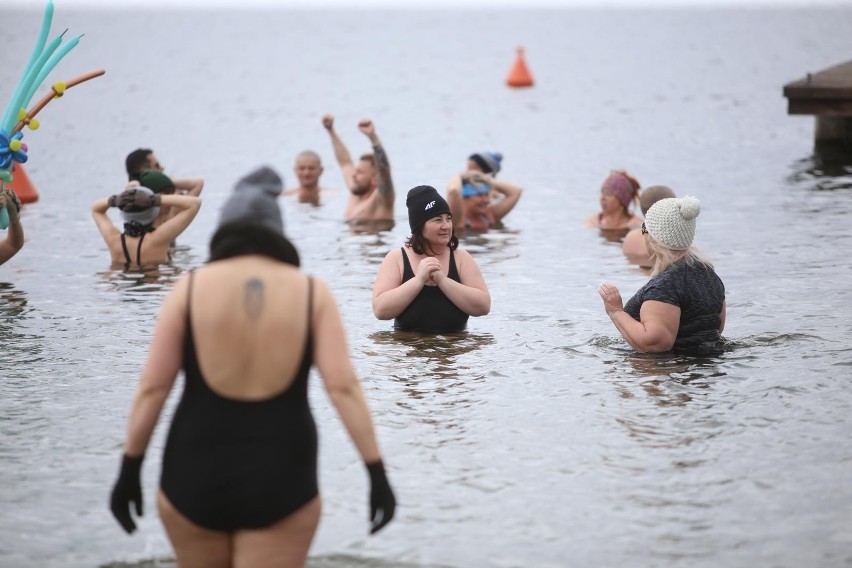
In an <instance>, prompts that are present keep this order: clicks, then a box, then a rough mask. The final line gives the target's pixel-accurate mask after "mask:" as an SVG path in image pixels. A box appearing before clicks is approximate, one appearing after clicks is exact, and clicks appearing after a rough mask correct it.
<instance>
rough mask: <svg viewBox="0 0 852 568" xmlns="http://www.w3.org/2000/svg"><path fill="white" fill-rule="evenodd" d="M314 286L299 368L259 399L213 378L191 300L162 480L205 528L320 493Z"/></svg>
mask: <svg viewBox="0 0 852 568" xmlns="http://www.w3.org/2000/svg"><path fill="white" fill-rule="evenodd" d="M308 290H309V292H308V333H307V337H306V340H305V349H304V352H303V354H302V362H301V365H300V366H299V370H298V374H297V375H296V378H295V380H294V381H293V383H292V385H291V386H290V387H289V388H287V389H286V390H285V391H284V392H282V393H280V394H277V395H274V396H272V397H271V398H268V399H264V400H258V401H240V400H234V399H231V398H226V397H223V396H221V395H218V394H216V393H215V392H213V391H212V390H211V389H210V387H209V386H208V385H207V382H206V381H205V380H204V377H203V376H202V375H201V370H200V369H199V365H198V359H197V358H196V353H195V342H194V341H193V334H192V319H191V317H190V312H189V307H188V306H189V302H187V318H186V320H187V321H186V340H185V342H184V373H185V376H186V378H185V381H184V391H183V397H182V398H181V400H180V403H179V405H178V407H177V410H176V411H175V415H174V419H173V420H172V425H171V429H170V430H169V435H168V439H167V441H166V448H165V453H164V455H163V471H162V476H161V478H160V487H161V488H162V490H163V492H164V493H165V494H166V497H168V499H169V501H171V503H172V504H173V505H174V506H175V508H177V510H178V511H180V512H181V513H182V514H183V515H184V516H185V517H187V518H188V519H189V520H190V521H192V522H193V523H195V524H197V525H199V526H201V527H204V528H206V529H210V530H217V531H228V532H233V531H236V530H239V529H258V528H263V527H266V526H269V525H271V524H273V523H275V522H277V521H279V520H281V519H283V518H284V517H287V516H288V515H290V514H291V513H293V512H295V511H296V510H297V509H299V508H300V507H302V506H303V505H305V504H307V503H308V502H309V501H310V500H311V499H313V498H314V497H316V496H317V495H318V494H319V490H318V488H317V429H316V424H315V423H314V419H313V416H312V415H311V410H310V407H309V406H308V372H309V371H310V368H311V365H312V357H311V353H312V351H313V338H312V336H311V332H310V329H311V312H312V303H313V282H312V281H309V283H308ZM191 296H192V274H191V273H190V279H189V297H190V298H191Z"/></svg>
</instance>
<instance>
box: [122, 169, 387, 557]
mask: <svg viewBox="0 0 852 568" xmlns="http://www.w3.org/2000/svg"><path fill="white" fill-rule="evenodd" d="M268 189H272V190H273V191H267V190H268ZM281 190H282V182H281V179H280V178H279V177H278V175H277V174H276V173H275V172H273V171H272V170H270V169H269V168H262V169H260V170H257V171H255V172H254V173H252V174H250V175H249V176H246V177H245V178H243V179H242V180H241V181H240V182H239V184H238V186H237V191H236V192H235V194H234V196H233V197H232V198H231V200H229V202H228V203H226V204H225V208H224V210H223V215H222V221H221V225H220V227H219V229H218V230H217V231H216V233H215V234H214V236H213V239H212V240H211V243H210V253H211V258H210V262H209V263H208V264H207V265H206V266H204V267H203V268H200V269H198V270H195V271H193V272H191V273H190V274H189V275H188V276H187V277H186V278H184V279H182V280H181V281H179V282H178V283H177V284H176V285H175V288H174V290H173V291H172V292H171V293H170V294H169V296H168V297H167V299H166V301H165V304H164V306H163V309H162V312H161V314H160V318H159V322H158V323H157V328H156V330H155V333H154V337H153V340H152V344H151V352H150V354H149V359H148V364H147V365H146V366H145V368H144V370H143V371H142V377H141V380H140V384H139V389H138V391H137V394H136V397H135V400H134V402H133V407H132V410H131V414H130V420H129V425H128V433H127V441H126V444H125V448H124V458H123V461H122V468H121V473H120V475H119V479H118V481H117V483H116V485H115V488H114V489H113V493H112V498H111V508H112V511H113V514H114V515H115V517H116V519H117V520H118V521H119V523H120V524H121V525H122V526H123V527H124V528H125V530H127V531H128V532H132V530H134V529H135V524H134V522H133V520H132V518H131V516H130V511H129V509H130V504H131V503H136V504H137V513H139V514H141V489H140V481H139V471H140V468H141V464H142V459H143V457H144V454H145V450H146V448H147V446H148V441H149V439H150V436H151V432H152V431H153V429H154V426H155V425H156V423H157V420H158V418H159V415H160V412H161V411H162V408H163V404H164V403H165V401H166V398H167V397H168V395H169V392H170V391H171V389H172V387H173V385H174V381H175V377H176V375H177V374H178V372H179V371H180V370H181V369H183V370H184V373H185V377H186V378H185V385H184V392H183V396H182V398H181V401H180V403H179V405H178V407H177V410H176V411H175V415H174V419H173V421H172V425H171V428H170V430H169V434H168V439H167V442H166V448H165V452H164V455H163V470H162V476H161V478H160V491H159V494H158V508H159V511H160V517H161V519H162V521H163V524H164V525H165V528H166V532H167V533H168V535H169V539H170V540H171V542H172V545H173V547H174V549H175V554H176V556H177V561H178V565H179V566H294V567H298V566H303V565H304V562H305V559H306V558H307V555H308V550H309V548H310V545H311V540H312V538H313V536H314V533H315V531H316V529H317V525H318V524H319V517H320V497H319V493H318V489H317V431H316V426H315V424H314V420H313V417H312V415H311V411H310V408H309V406H308V398H307V391H308V374H309V370H310V368H311V366H312V365H314V364H316V366H317V368H318V369H319V372H320V374H321V375H322V377H323V379H324V383H325V387H326V389H327V391H328V393H329V396H330V398H331V400H332V403H333V404H334V405H335V406H336V408H337V410H338V413H339V414H340V417H341V419H342V420H343V423H344V426H345V427H346V429H347V431H348V432H349V435H350V437H351V438H352V440H353V442H354V444H355V446H356V447H357V449H358V451H359V453H360V454H361V457H362V459H363V460H364V463H365V464H366V466H367V471H368V473H369V476H370V481H371V509H372V510H371V520H372V531H373V532H375V531H377V530H379V529H380V528H381V527H383V526H384V525H385V524H387V523H388V522H389V521H390V520H391V518H392V517H393V514H394V508H395V500H394V496H393V492H392V491H391V488H390V485H389V484H388V482H387V478H386V477H385V473H384V467H383V465H382V460H381V455H380V453H379V448H378V444H377V442H376V437H375V434H374V431H373V425H372V420H371V418H370V411H369V409H368V407H367V404H366V402H365V399H364V395H363V392H362V390H361V386H360V383H359V381H358V378H357V376H356V374H355V371H354V369H353V367H352V364H351V362H350V359H349V353H348V348H347V345H346V338H345V336H344V329H343V324H342V322H341V319H340V315H339V313H338V311H337V305H336V302H335V299H334V297H333V296H332V294H331V292H330V291H329V289H328V287H327V286H326V285H325V284H324V283H323V282H322V281H321V280H319V279H318V278H313V277H310V276H308V275H306V274H305V273H303V272H302V271H301V270H300V269H299V267H298V265H299V260H298V254H297V253H296V250H295V248H294V247H293V245H292V244H291V243H290V242H289V241H288V240H287V239H286V238H285V237H284V235H283V234H282V232H281V218H280V212H279V210H278V207H277V204H276V203H275V199H276V196H277V195H278V194H280V193H281Z"/></svg>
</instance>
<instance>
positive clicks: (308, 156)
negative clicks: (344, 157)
mask: <svg viewBox="0 0 852 568" xmlns="http://www.w3.org/2000/svg"><path fill="white" fill-rule="evenodd" d="M300 160H301V161H305V160H309V161H311V162H316V163H317V165H322V160H321V159H320V155H319V154H317V153H316V152H314V151H313V150H305V151H304V152H300V153H299V155H298V156H296V165H297V166H298V165H299V161H300Z"/></svg>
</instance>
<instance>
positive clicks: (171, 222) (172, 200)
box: [148, 195, 201, 243]
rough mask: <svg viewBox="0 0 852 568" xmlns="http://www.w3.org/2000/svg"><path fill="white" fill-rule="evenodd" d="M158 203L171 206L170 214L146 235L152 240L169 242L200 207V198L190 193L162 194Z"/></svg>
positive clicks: (193, 216)
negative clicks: (154, 229) (149, 234)
mask: <svg viewBox="0 0 852 568" xmlns="http://www.w3.org/2000/svg"><path fill="white" fill-rule="evenodd" d="M160 205H168V206H170V207H171V208H172V216H171V217H169V218H168V219H167V220H166V221H164V222H163V224H162V225H160V226H159V227H158V228H157V230H156V231H154V232H153V233H151V236H150V237H148V238H150V239H152V242H160V243H171V242H172V241H174V240H175V239H176V238H177V237H178V235H180V234H181V233H182V232H184V231H185V230H186V228H187V227H188V226H189V224H190V223H191V222H192V220H193V219H195V216H196V215H197V214H198V210H199V209H200V208H201V199H199V198H198V197H193V196H191V195H162V196H160Z"/></svg>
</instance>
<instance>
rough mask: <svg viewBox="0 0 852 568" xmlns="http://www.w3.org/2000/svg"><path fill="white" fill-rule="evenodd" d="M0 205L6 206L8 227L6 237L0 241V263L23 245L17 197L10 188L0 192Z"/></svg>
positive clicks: (22, 229)
mask: <svg viewBox="0 0 852 568" xmlns="http://www.w3.org/2000/svg"><path fill="white" fill-rule="evenodd" d="M0 202H2V203H0V207H4V206H5V207H6V210H7V211H8V212H9V227H8V228H7V232H6V238H5V239H3V240H2V241H0V264H3V263H4V262H6V261H7V260H9V259H10V258H12V257H13V256H15V254H17V252H18V251H19V250H21V248H22V247H23V246H24V227H23V226H22V225H21V217H20V211H19V210H18V202H17V199H16V198H15V197H14V196H13V195H12V192H11V190H4V191H3V192H2V193H0Z"/></svg>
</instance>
